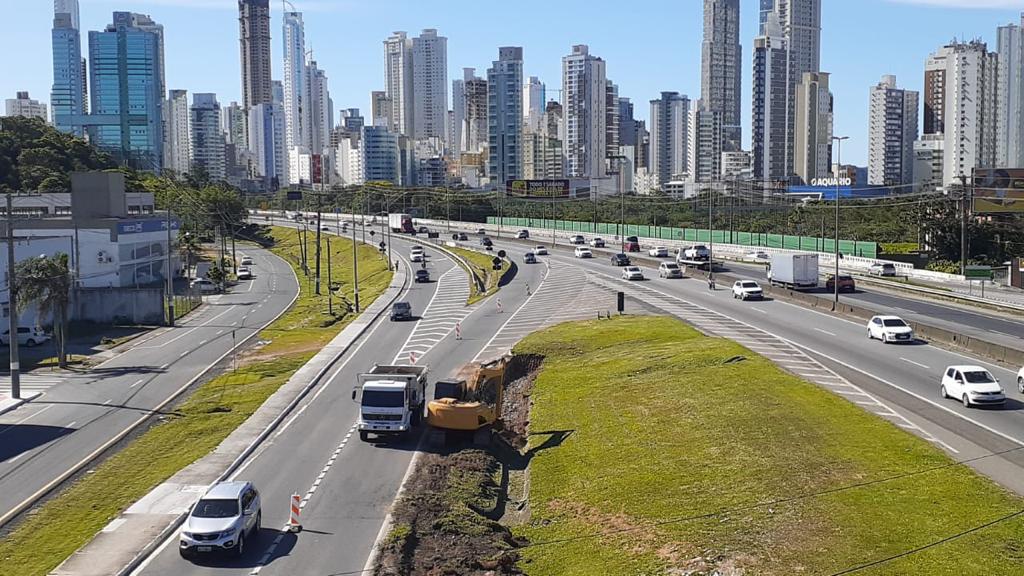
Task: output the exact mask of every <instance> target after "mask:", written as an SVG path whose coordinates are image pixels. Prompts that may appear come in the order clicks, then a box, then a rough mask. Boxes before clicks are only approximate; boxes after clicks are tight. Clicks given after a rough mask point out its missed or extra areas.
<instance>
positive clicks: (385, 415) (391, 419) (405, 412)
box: [352, 365, 427, 441]
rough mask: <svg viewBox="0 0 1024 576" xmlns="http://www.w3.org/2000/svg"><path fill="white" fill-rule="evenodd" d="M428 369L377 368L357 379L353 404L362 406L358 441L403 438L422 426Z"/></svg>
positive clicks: (408, 367)
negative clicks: (374, 437) (381, 437)
mask: <svg viewBox="0 0 1024 576" xmlns="http://www.w3.org/2000/svg"><path fill="white" fill-rule="evenodd" d="M426 386H427V367H426V366H385V365H377V366H374V367H373V368H372V369H371V370H370V371H369V372H366V373H364V374H360V375H359V376H358V384H357V386H356V387H355V389H353V390H352V400H355V401H357V402H359V406H360V408H359V421H358V422H357V424H356V428H357V429H358V430H359V439H360V440H364V441H365V440H367V439H368V438H369V435H370V434H375V435H377V436H401V435H405V434H407V433H409V431H410V430H412V429H413V428H414V427H416V426H418V425H419V424H420V421H421V420H422V418H423V403H424V397H425V395H426Z"/></svg>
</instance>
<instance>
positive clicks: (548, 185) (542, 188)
mask: <svg viewBox="0 0 1024 576" xmlns="http://www.w3.org/2000/svg"><path fill="white" fill-rule="evenodd" d="M505 186H506V190H507V191H508V193H509V194H511V195H512V196H517V197H519V198H548V199H554V198H568V197H569V181H568V180H509V181H508V182H506V183H505Z"/></svg>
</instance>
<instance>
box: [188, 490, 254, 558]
mask: <svg viewBox="0 0 1024 576" xmlns="http://www.w3.org/2000/svg"><path fill="white" fill-rule="evenodd" d="M262 519H263V512H262V510H261V508H260V493H259V492H258V491H257V490H256V487H255V486H253V484H252V482H221V483H220V484H217V485H216V486H214V487H213V488H210V490H209V491H208V492H207V493H206V494H204V495H203V497H202V498H201V499H200V500H199V502H196V504H195V505H194V506H192V510H191V511H189V513H188V518H187V519H186V520H185V523H184V524H182V526H181V533H180V536H179V542H178V552H180V553H181V555H182V556H183V557H185V558H188V557H190V556H192V555H194V554H197V553H205V552H232V553H234V555H235V556H242V555H243V554H245V540H246V539H247V538H252V537H254V536H258V535H259V532H260V523H261V521H262Z"/></svg>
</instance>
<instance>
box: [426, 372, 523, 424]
mask: <svg viewBox="0 0 1024 576" xmlns="http://www.w3.org/2000/svg"><path fill="white" fill-rule="evenodd" d="M508 361H509V358H508V357H507V356H505V357H502V358H499V359H498V360H495V361H492V362H487V363H474V364H467V365H466V366H464V367H463V368H462V369H461V370H460V371H459V372H458V374H457V375H456V377H455V378H451V379H447V380H440V381H438V382H437V383H435V385H434V399H433V400H431V401H430V402H429V403H428V404H427V424H428V425H429V426H430V427H431V428H433V429H434V430H436V431H440V432H454V433H459V432H463V433H477V434H478V440H482V438H485V437H486V436H487V435H489V433H490V429H491V428H492V427H494V426H495V425H496V424H499V423H500V421H501V406H502V401H503V400H504V393H505V368H506V367H507V365H508Z"/></svg>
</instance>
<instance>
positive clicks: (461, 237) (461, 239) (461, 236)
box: [459, 232, 469, 242]
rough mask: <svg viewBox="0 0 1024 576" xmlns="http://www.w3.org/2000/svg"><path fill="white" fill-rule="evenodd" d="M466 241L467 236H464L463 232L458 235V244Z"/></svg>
mask: <svg viewBox="0 0 1024 576" xmlns="http://www.w3.org/2000/svg"><path fill="white" fill-rule="evenodd" d="M467 240H469V236H466V233H465V232H462V233H461V234H459V241H460V242H465V241H467Z"/></svg>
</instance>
